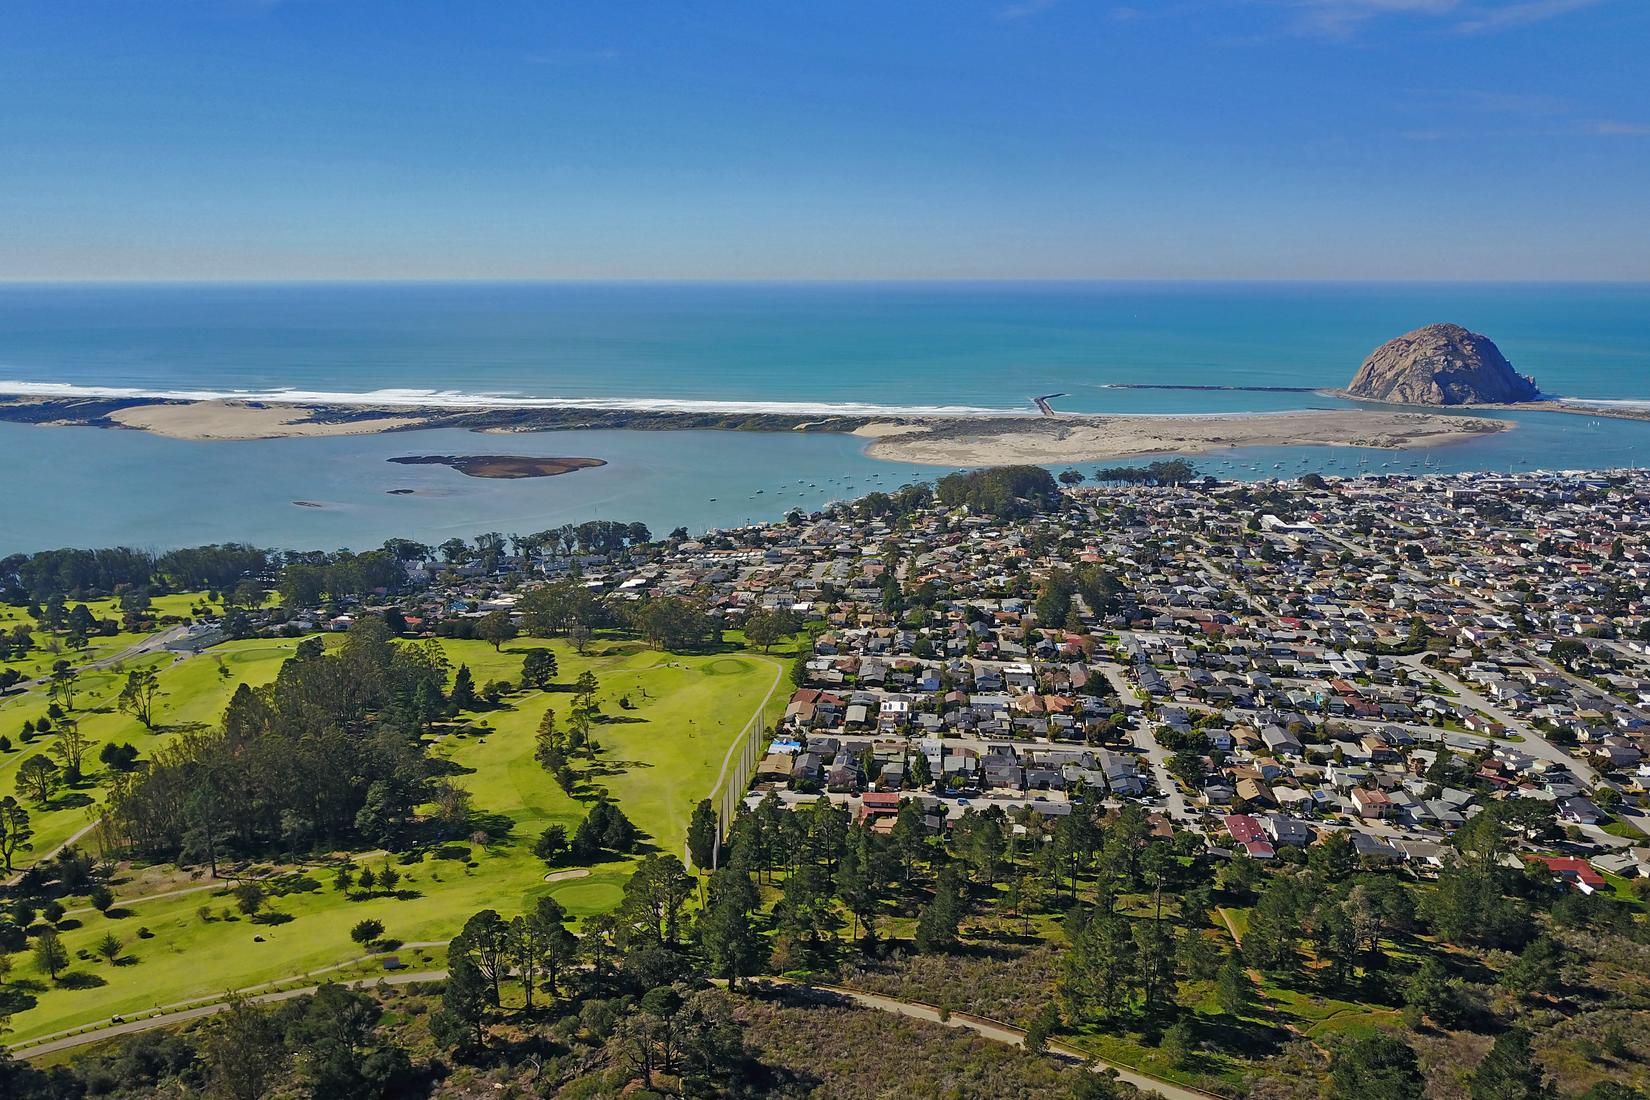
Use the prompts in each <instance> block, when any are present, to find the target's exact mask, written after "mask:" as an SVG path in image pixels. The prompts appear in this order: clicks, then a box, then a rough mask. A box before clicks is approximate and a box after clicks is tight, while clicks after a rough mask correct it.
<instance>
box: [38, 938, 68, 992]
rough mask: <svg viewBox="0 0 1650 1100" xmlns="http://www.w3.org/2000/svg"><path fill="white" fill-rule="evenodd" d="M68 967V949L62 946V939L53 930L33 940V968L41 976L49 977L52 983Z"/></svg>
mask: <svg viewBox="0 0 1650 1100" xmlns="http://www.w3.org/2000/svg"><path fill="white" fill-rule="evenodd" d="M68 965H69V949H68V948H66V947H64V946H63V939H62V937H61V936H59V935H58V934H57V930H56V929H55V928H48V929H46V930H45V931H44V932H41V933H40V934H39V935H38V936H36V937H35V938H34V967H35V969H36V970H39V971H40V972H41V973H43V974H47V975H50V977H51V979H52V981H54V982H55V981H56V980H57V975H58V974H59V973H61V972H62V970H63V968H64V967H66V966H68Z"/></svg>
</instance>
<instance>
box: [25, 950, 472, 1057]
mask: <svg viewBox="0 0 1650 1100" xmlns="http://www.w3.org/2000/svg"><path fill="white" fill-rule="evenodd" d="M446 977H447V972H446V971H445V970H419V971H415V972H413V973H410V974H386V975H384V976H383V977H378V978H356V979H354V980H353V981H347V982H339V983H338V984H339V985H342V986H344V987H346V988H349V989H361V988H364V987H367V986H374V985H413V984H415V983H417V982H439V981H442V980H443V979H445V978H446ZM320 988H321V987H320V986H319V985H311V986H305V987H304V988H302V989H283V990H280V991H278V992H275V993H259V994H257V995H255V996H251V997H247V998H246V1001H247V1003H248V1004H272V1003H274V1002H276V1001H290V1000H292V999H293V998H294V997H303V996H306V995H308V994H310V993H314V992H315V991H316V990H318V989H320ZM228 1007H229V1002H228V1001H214V1002H213V1003H211V1004H204V1005H196V1006H195V1007H193V1008H183V1009H178V1010H176V1011H173V1012H163V1013H160V1014H158V1015H154V1016H145V1017H144V1018H143V1019H141V1020H123V1021H121V1022H120V1023H118V1024H110V1025H109V1026H107V1027H100V1028H97V1029H95V1030H92V1031H83V1032H81V1033H80V1034H78V1035H65V1036H62V1037H60V1038H57V1039H49V1040H47V1041H46V1042H43V1043H35V1044H34V1045H32V1046H24V1047H13V1048H12V1052H13V1053H14V1054H19V1055H22V1056H23V1057H25V1058H38V1057H40V1056H41V1055H45V1054H55V1053H56V1052H58V1051H60V1050H72V1049H73V1048H75V1047H79V1046H85V1045H87V1044H88V1043H101V1042H105V1041H107V1040H109V1039H118V1038H119V1037H121V1036H122V1035H136V1034H137V1033H138V1032H140V1031H153V1030H154V1029H155V1028H159V1027H174V1026H176V1025H178V1024H185V1023H188V1022H189V1021H191V1020H198V1019H200V1018H201V1017H203V1016H212V1015H215V1014H216V1013H219V1012H222V1011H223V1010H224V1009H226V1008H228Z"/></svg>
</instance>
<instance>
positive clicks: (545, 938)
mask: <svg viewBox="0 0 1650 1100" xmlns="http://www.w3.org/2000/svg"><path fill="white" fill-rule="evenodd" d="M525 919H526V931H527V932H528V933H529V934H530V935H531V936H532V937H533V943H534V944H535V945H536V950H537V960H538V965H539V967H540V968H541V969H542V970H543V972H544V978H545V983H546V985H547V986H548V988H549V993H550V996H552V997H554V996H556V995H557V989H556V979H557V978H558V976H559V975H560V973H561V969H562V967H563V966H565V965H566V964H567V963H568V962H570V961H571V960H572V958H573V953H574V951H575V950H576V949H577V947H578V940H577V939H576V938H574V936H573V933H571V932H569V931H568V930H567V922H568V920H569V919H570V916H569V914H568V912H567V910H566V909H564V908H562V904H561V902H559V901H557V900H556V899H555V898H553V897H551V896H550V895H548V894H546V895H544V896H543V897H541V898H539V900H538V901H537V902H535V903H534V905H533V908H532V911H531V912H529V913H528V914H527V916H526V918H525ZM528 1003H529V1005H530V1004H531V1003H532V1000H531V995H529V1000H528Z"/></svg>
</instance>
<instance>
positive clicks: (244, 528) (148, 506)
mask: <svg viewBox="0 0 1650 1100" xmlns="http://www.w3.org/2000/svg"><path fill="white" fill-rule="evenodd" d="M1434 321H1453V322H1456V323H1459V324H1463V325H1465V326H1467V327H1468V328H1471V329H1474V330H1475V331H1479V332H1483V333H1485V334H1487V335H1488V336H1490V338H1491V339H1493V340H1495V341H1496V343H1497V344H1498V345H1499V346H1500V347H1501V349H1502V351H1503V352H1504V353H1505V354H1506V355H1507V357H1508V358H1509V359H1510V360H1511V361H1512V362H1513V364H1514V366H1515V367H1517V368H1518V369H1519V370H1520V371H1521V372H1524V373H1528V374H1532V375H1534V376H1535V378H1536V381H1537V382H1538V383H1539V384H1540V386H1541V387H1542V389H1543V391H1544V392H1546V393H1549V394H1553V395H1559V396H1564V397H1576V398H1585V399H1593V400H1610V401H1624V402H1647V403H1650V285H1644V284H1637V285H1575V284H1569V285H1554V286H1540V285H1529V284H1517V285H1511V284H1508V285H1458V284H1367V285H1366V284H1276V283H1267V284H1209V283H1082V284H1070V283H1047V284H1044V283H1009V284H982V283H956V284H953V283H939V284H936V283H919V284H910V283H896V284H864V283H854V284H834V283H824V284H629V283H626V284H566V283H497V284H494V283H461V284H282V285H212V286H194V285H170V284H169V285H121V286H113V285H111V286H101V285H99V286H83V285H74V286H16V285H13V286H0V392H10V393H17V392H45V393H67V394H73V393H77V392H78V393H151V394H166V395H180V396H214V395H224V396H229V395H235V396H240V395H258V396H279V395H285V396H287V397H288V398H289V399H293V398H297V397H302V396H309V397H312V398H315V399H318V400H331V401H356V402H371V401H373V400H380V401H381V400H386V399H388V398H390V397H392V396H400V397H413V396H416V397H417V398H418V399H420V400H424V401H429V402H431V403H442V402H445V403H452V404H463V403H472V402H476V401H488V402H495V403H500V404H507V403H509V402H511V401H515V400H533V401H543V400H564V401H567V402H570V403H580V402H589V403H594V404H602V405H617V406H621V407H658V408H718V407H734V408H742V409H771V410H776V411H796V412H803V413H810V414H811V413H815V412H819V413H823V412H829V411H833V410H842V411H856V412H857V411H863V410H864V409H865V407H867V406H876V407H883V408H889V409H895V410H930V409H942V408H943V409H952V410H958V411H963V412H967V411H1003V410H1016V411H1022V412H1025V411H1030V410H1031V408H1032V406H1031V402H1030V398H1031V397H1032V396H1034V395H1039V394H1049V393H1064V394H1065V395H1066V396H1063V397H1061V398H1058V399H1056V400H1055V402H1054V404H1055V406H1056V407H1057V408H1061V409H1066V410H1070V411H1082V412H1167V413H1187V412H1229V411H1267V410H1282V409H1297V408H1311V407H1324V406H1329V405H1334V404H1337V402H1336V401H1334V400H1333V399H1329V398H1323V397H1319V396H1317V395H1315V394H1312V393H1310V392H1290V389H1291V388H1292V389H1299V390H1307V389H1310V388H1313V387H1320V386H1337V385H1342V384H1344V383H1345V382H1346V381H1347V380H1348V379H1350V378H1351V376H1352V374H1353V372H1354V371H1355V370H1356V369H1357V367H1358V364H1359V363H1360V362H1361V361H1362V359H1363V358H1364V356H1365V355H1367V354H1368V352H1369V351H1370V350H1371V349H1372V348H1374V347H1375V346H1376V345H1378V344H1380V343H1381V342H1383V341H1384V340H1387V339H1390V338H1391V337H1393V336H1396V335H1398V334H1400V333H1402V332H1406V331H1408V330H1410V329H1414V328H1417V327H1419V326H1421V325H1424V324H1427V323H1430V322H1434ZM1142 384H1147V385H1173V386H1235V387H1278V388H1284V389H1283V392H1259V391H1256V390H1244V389H1238V390H1207V389H1187V390H1180V389H1132V388H1118V387H1128V386H1136V385H1142ZM1496 415H1502V416H1506V417H1508V418H1510V419H1513V420H1515V421H1516V422H1517V423H1518V428H1517V430H1515V431H1512V432H1507V433H1502V434H1501V435H1498V436H1495V437H1492V438H1486V439H1481V440H1477V441H1474V442H1471V443H1465V444H1460V445H1456V446H1452V447H1449V448H1446V449H1440V450H1439V451H1437V452H1434V453H1432V454H1430V455H1421V454H1414V453H1408V452H1405V453H1398V454H1395V453H1392V452H1359V451H1356V450H1353V449H1349V448H1289V449H1275V450H1266V449H1256V450H1254V451H1252V452H1231V453H1223V454H1222V455H1220V456H1219V457H1218V458H1207V457H1206V458H1203V459H1199V460H1197V461H1198V462H1199V464H1200V465H1201V466H1202V467H1203V468H1205V469H1207V470H1209V472H1212V473H1216V474H1218V475H1221V476H1237V477H1265V476H1278V475H1281V474H1290V475H1293V474H1296V473H1300V472H1305V470H1307V469H1316V470H1320V471H1323V472H1353V471H1356V470H1359V469H1363V470H1375V471H1378V470H1383V469H1386V470H1392V469H1406V470H1407V469H1410V468H1416V469H1426V468H1433V469H1499V470H1508V469H1529V468H1577V467H1602V466H1617V465H1638V464H1642V463H1643V462H1646V461H1650V424H1645V423H1639V422H1630V421H1618V420H1606V419H1599V420H1593V419H1591V418H1587V417H1582V416H1570V415H1562V414H1552V413H1523V412H1519V413H1502V414H1496ZM860 449H861V441H859V440H857V439H850V438H843V437H836V436H820V435H808V436H799V435H796V434H794V433H771V434H770V433H763V434H756V433H718V432H680V433H679V432H669V433H646V432H568V433H546V434H538V435H517V436H474V435H470V434H468V433H457V432H433V431H432V432H419V433H405V434H395V435H387V436H376V437H347V438H332V439H297V440H269V441H258V442H247V443H228V442H223V443H185V442H180V441H176V440H166V439H160V438H157V437H155V436H151V435H148V434H146V433H139V432H125V431H119V432H117V431H100V430H96V429H85V428H50V429H48V428H33V427H27V426H22V425H13V424H0V461H3V462H5V469H6V470H7V474H6V475H5V476H4V477H3V478H0V517H3V518H0V553H5V552H13V551H19V550H32V549H40V548H43V547H47V546H56V545H107V544H112V543H127V544H133V545H141V546H154V547H165V546H175V545H187V544H193V543H199V542H204V541H219V540H226V539H241V540H247V541H254V542H260V543H264V544H267V545H274V546H284V547H295V548H315V547H320V548H335V547H339V546H352V547H355V548H357V549H359V548H363V547H367V546H373V545H377V544H378V543H380V542H382V541H383V540H384V539H385V538H388V537H391V536H395V535H409V536H413V537H420V538H426V539H439V538H446V537H450V536H451V535H453V534H473V533H476V532H480V531H488V530H500V531H505V532H510V531H525V530H538V529H541V528H544V527H549V526H554V525H556V524H558V523H562V522H567V521H571V520H578V519H584V518H590V517H591V516H602V517H606V518H616V519H626V520H641V521H643V522H646V523H648V524H649V525H650V526H652V527H654V528H655V530H660V531H663V530H668V529H669V528H671V527H674V526H677V525H684V526H687V527H689V528H690V529H693V530H699V529H703V528H704V527H708V526H726V525H729V524H733V523H740V522H744V521H745V520H747V519H764V518H776V517H778V516H779V515H781V514H783V512H784V511H785V510H786V509H787V508H789V507H794V506H798V505H804V506H817V505H819V504H821V503H824V502H825V501H827V500H830V499H841V498H846V497H850V496H854V495H857V494H858V493H860V492H864V491H867V489H868V488H872V487H879V486H882V487H887V486H892V485H898V484H900V483H903V482H904V481H906V480H912V479H915V478H919V477H931V476H934V475H935V474H936V473H939V472H943V471H938V470H934V469H928V468H923V467H914V466H904V465H896V464H890V463H884V462H877V461H873V460H870V459H867V458H865V457H864V456H863V455H862V454H861V453H860ZM442 453H448V454H463V453H520V454H563V455H579V456H589V457H597V458H603V459H606V460H608V463H609V465H608V466H605V467H602V468H600V469H596V470H585V471H580V472H577V473H574V474H570V475H566V476H563V477H558V478H551V479H540V480H528V481H516V482H498V481H484V480H480V479H473V478H466V477H464V476H463V475H460V474H458V473H456V472H455V471H453V470H450V469H447V468H445V467H409V466H398V465H392V464H389V463H388V462H387V461H385V460H386V459H387V458H389V457H392V456H394V455H407V454H442ZM848 479H851V480H848ZM409 488H410V489H413V490H414V492H413V493H410V494H396V495H391V491H392V490H396V489H409ZM758 490H761V492H758ZM713 498H714V499H713ZM294 501H305V502H307V504H308V505H318V507H311V506H304V505H298V504H295V503H293V502H294Z"/></svg>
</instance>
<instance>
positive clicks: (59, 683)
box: [48, 660, 80, 710]
mask: <svg viewBox="0 0 1650 1100" xmlns="http://www.w3.org/2000/svg"><path fill="white" fill-rule="evenodd" d="M79 680H80V671H79V670H78V669H76V668H75V667H74V666H73V665H71V664H70V663H69V662H68V661H64V660H57V661H53V662H52V673H51V683H50V687H49V689H48V690H49V693H50V695H51V697H52V699H53V700H55V701H56V702H58V703H59V704H61V705H62V707H63V709H64V710H73V709H74V693H75V685H76V684H77V683H78V682H79Z"/></svg>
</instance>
